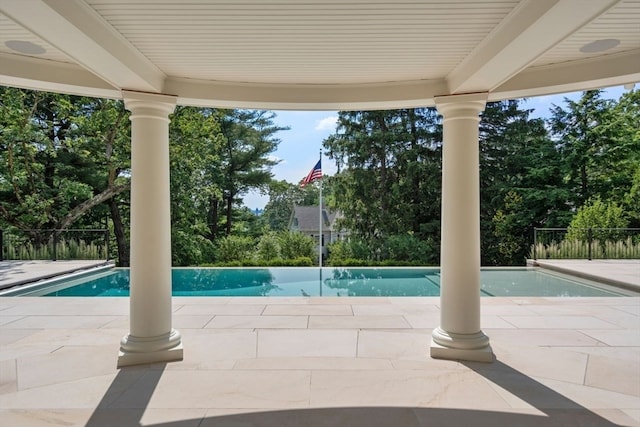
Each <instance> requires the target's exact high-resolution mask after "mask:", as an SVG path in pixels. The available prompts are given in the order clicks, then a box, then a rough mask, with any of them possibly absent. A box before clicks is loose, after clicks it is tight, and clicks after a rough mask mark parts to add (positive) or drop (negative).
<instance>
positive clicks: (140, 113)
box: [122, 90, 178, 121]
mask: <svg viewBox="0 0 640 427" xmlns="http://www.w3.org/2000/svg"><path fill="white" fill-rule="evenodd" d="M122 99H123V100H124V106H125V108H126V109H127V110H129V111H131V113H132V115H131V119H136V118H142V117H144V118H149V119H161V120H167V121H168V117H169V114H171V113H173V110H175V108H176V103H177V101H178V97H177V96H173V95H163V94H158V93H147V92H135V91H131V90H123V91H122Z"/></svg>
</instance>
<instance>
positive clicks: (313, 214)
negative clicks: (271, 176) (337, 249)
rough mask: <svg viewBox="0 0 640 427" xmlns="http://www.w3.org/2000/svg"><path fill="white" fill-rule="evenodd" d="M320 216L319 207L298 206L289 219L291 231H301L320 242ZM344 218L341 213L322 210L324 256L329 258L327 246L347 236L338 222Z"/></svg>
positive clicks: (294, 208)
mask: <svg viewBox="0 0 640 427" xmlns="http://www.w3.org/2000/svg"><path fill="white" fill-rule="evenodd" d="M319 215H320V209H319V207H318V206H298V205H295V206H294V207H293V213H292V214H291V218H290V219H289V230H291V231H299V232H301V233H303V234H306V235H308V236H311V237H313V238H314V239H315V240H316V241H318V235H319V234H320V233H319V226H320V221H319ZM341 217H342V213H341V212H340V211H331V210H329V209H327V208H323V209H322V256H323V258H326V257H327V245H328V244H329V243H333V242H336V241H338V240H342V239H344V238H345V236H347V234H348V232H347V231H345V230H340V229H338V227H337V224H336V222H337V221H338V220H339V219H340V218H341Z"/></svg>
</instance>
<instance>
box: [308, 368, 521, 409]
mask: <svg viewBox="0 0 640 427" xmlns="http://www.w3.org/2000/svg"><path fill="white" fill-rule="evenodd" d="M327 406H356V407H358V406H385V407H386V406H406V407H448V408H464V409H499V408H508V407H509V406H508V404H507V403H506V402H505V401H504V400H503V399H502V398H501V397H500V396H499V395H498V394H497V393H496V392H495V391H494V390H493V389H492V388H491V387H490V386H489V385H488V384H487V383H486V382H485V381H484V380H483V378H481V377H480V376H478V375H477V374H475V373H473V372H469V371H465V372H463V371H459V370H455V371H449V370H439V371H413V370H411V371H398V370H394V371H373V372H372V371H366V372H363V371H313V372H312V374H311V407H327Z"/></svg>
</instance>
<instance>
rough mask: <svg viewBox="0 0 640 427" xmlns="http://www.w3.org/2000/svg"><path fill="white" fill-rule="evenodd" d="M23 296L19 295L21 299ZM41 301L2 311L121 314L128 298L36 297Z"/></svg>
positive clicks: (24, 314)
mask: <svg viewBox="0 0 640 427" xmlns="http://www.w3.org/2000/svg"><path fill="white" fill-rule="evenodd" d="M23 298H24V297H20V300H22V299H23ZM37 299H40V300H41V301H42V302H37V301H36V302H31V301H29V302H27V303H26V304H16V305H15V306H14V307H13V308H10V309H7V310H5V311H3V312H2V315H3V316H6V315H20V316H56V315H67V316H122V315H127V314H129V299H128V298H109V297H104V298H87V297H80V298H74V297H64V298H47V297H37Z"/></svg>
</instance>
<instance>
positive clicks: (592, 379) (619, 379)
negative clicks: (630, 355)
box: [584, 355, 640, 397]
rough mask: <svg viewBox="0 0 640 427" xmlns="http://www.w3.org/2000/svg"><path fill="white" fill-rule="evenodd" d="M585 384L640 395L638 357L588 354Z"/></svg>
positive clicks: (639, 361) (639, 362)
mask: <svg viewBox="0 0 640 427" xmlns="http://www.w3.org/2000/svg"><path fill="white" fill-rule="evenodd" d="M584 383H585V385H588V386H590V387H597V388H602V389H605V390H611V391H615V392H618V393H624V394H629V395H632V396H636V397H640V359H638V360H636V361H628V360H620V359H613V358H609V357H603V356H593V355H592V356H589V363H588V365H587V375H586V377H585V379H584Z"/></svg>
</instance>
